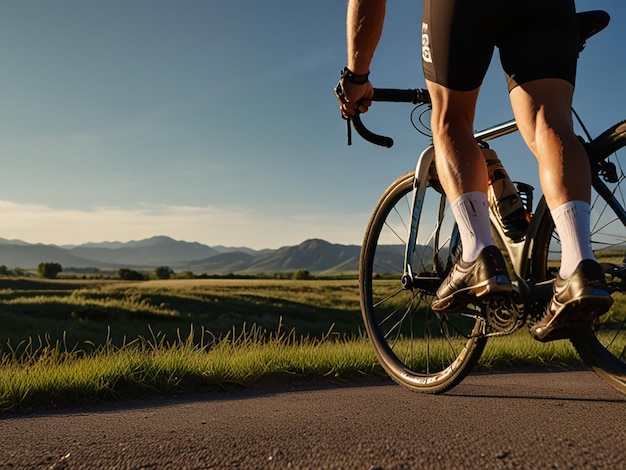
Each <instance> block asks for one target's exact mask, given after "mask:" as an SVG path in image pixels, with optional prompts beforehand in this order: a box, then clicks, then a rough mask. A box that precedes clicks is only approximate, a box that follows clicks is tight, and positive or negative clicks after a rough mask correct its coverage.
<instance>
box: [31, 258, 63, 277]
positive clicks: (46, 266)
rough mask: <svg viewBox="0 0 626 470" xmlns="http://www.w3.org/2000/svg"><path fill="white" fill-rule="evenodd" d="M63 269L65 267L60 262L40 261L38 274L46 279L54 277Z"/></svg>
mask: <svg viewBox="0 0 626 470" xmlns="http://www.w3.org/2000/svg"><path fill="white" fill-rule="evenodd" d="M62 271H63V267H62V266H61V265H60V264H59V263H43V262H42V263H39V265H38V266H37V274H38V275H39V277H41V278H44V279H54V278H56V277H57V274H59V273H60V272H62Z"/></svg>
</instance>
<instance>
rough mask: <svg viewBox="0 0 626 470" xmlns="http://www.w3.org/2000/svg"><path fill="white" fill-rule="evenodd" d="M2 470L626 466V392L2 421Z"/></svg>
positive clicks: (149, 410) (512, 391) (200, 399)
mask: <svg viewBox="0 0 626 470" xmlns="http://www.w3.org/2000/svg"><path fill="white" fill-rule="evenodd" d="M0 438H1V439H0V468H2V469H16V468H19V469H22V468H23V469H95V468H104V469H188V468H189V469H209V468H211V469H213V468H215V469H228V468H238V469H289V468H299V469H300V468H301V469H363V470H369V469H384V470H392V469H431V468H432V469H438V468H442V469H443V468H453V469H460V468H480V469H492V468H493V469H499V468H529V469H530V468H532V469H541V468H547V469H567V468H572V469H574V468H575V469H584V468H589V469H591V468H601V469H604V468H606V469H620V468H626V395H622V394H620V393H618V392H616V391H614V390H613V389H612V388H611V387H609V386H608V385H606V384H605V383H604V382H602V381H601V380H600V379H598V378H596V376H595V375H593V373H592V372H589V371H568V372H535V373H521V372H519V373H492V374H476V375H471V376H470V377H468V378H467V379H465V381H464V382H463V383H462V384H460V385H459V386H458V387H456V388H455V389H454V390H452V391H451V392H448V393H446V394H444V395H422V394H417V393H412V392H409V391H407V390H405V389H403V388H402V387H400V386H398V385H395V384H392V383H390V382H385V383H370V384H359V385H354V386H341V387H340V386H333V387H330V386H320V387H307V388H293V389H286V388H283V389H280V390H265V391H244V392H234V393H222V394H211V395H202V396H194V397H193V398H184V399H181V398H177V399H162V400H151V401H146V402H133V403H124V404H115V405H100V406H95V407H91V408H80V409H65V410H56V411H40V412H32V413H28V414H25V413H21V414H17V413H14V414H3V415H0Z"/></svg>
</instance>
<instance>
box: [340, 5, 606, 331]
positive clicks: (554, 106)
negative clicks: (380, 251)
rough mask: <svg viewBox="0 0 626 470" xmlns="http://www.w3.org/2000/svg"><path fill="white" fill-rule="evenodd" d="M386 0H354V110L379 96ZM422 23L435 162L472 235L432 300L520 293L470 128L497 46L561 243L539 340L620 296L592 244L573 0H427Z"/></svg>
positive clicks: (439, 306) (349, 97)
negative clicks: (377, 63) (497, 236)
mask: <svg viewBox="0 0 626 470" xmlns="http://www.w3.org/2000/svg"><path fill="white" fill-rule="evenodd" d="M385 3H386V2H385V0H349V2H348V12H347V28H346V29H347V53H348V54H347V55H348V61H347V66H346V67H345V68H344V69H343V71H342V73H341V79H340V86H341V87H343V92H342V93H340V94H339V102H340V109H341V112H342V114H343V116H344V117H345V118H350V116H352V115H354V114H355V113H356V112H366V111H367V110H368V108H369V107H370V105H371V99H372V96H373V88H372V84H371V83H370V81H369V70H370V64H371V61H372V57H373V55H374V52H375V50H376V47H377V45H378V42H379V39H380V36H381V34H382V30H383V23H384V18H385ZM421 29H422V31H421V34H422V41H421V42H422V65H423V69H424V76H425V78H426V83H427V87H428V90H429V92H430V96H431V100H432V115H431V127H432V133H433V144H434V147H435V165H436V168H437V172H438V174H439V177H440V182H441V184H442V186H443V189H444V191H445V193H446V196H447V198H448V200H449V201H451V209H452V212H453V215H454V217H455V220H456V221H457V224H458V227H459V231H460V236H461V243H462V246H463V252H462V255H461V259H460V260H459V261H458V262H457V264H456V265H455V266H454V267H453V269H452V270H451V272H450V274H449V275H448V277H447V278H446V279H445V280H444V281H443V283H442V285H441V287H440V288H439V290H438V291H437V298H436V299H435V300H434V301H433V303H432V306H431V307H432V309H433V310H435V311H441V312H445V311H453V310H456V309H459V308H461V307H463V306H464V305H466V304H467V303H468V302H469V300H470V299H471V297H470V296H475V297H477V298H481V299H485V298H489V297H490V296H506V295H509V294H510V293H511V284H510V280H509V277H508V273H507V270H506V266H505V263H504V259H503V257H502V254H501V253H500V251H499V250H498V249H497V248H496V247H495V246H494V242H493V239H492V236H491V229H490V224H489V206H488V202H487V188H488V177H487V167H486V164H485V160H484V157H483V155H482V153H481V151H480V149H479V146H478V144H477V143H476V141H475V140H474V137H473V129H474V127H473V121H474V112H475V107H476V100H477V97H478V93H479V89H480V86H481V84H482V81H483V79H484V76H485V73H486V71H487V68H488V66H489V63H490V61H491V56H492V54H493V51H494V48H495V47H498V49H499V54H500V61H501V64H502V67H503V70H504V72H505V75H506V78H507V82H508V88H509V97H510V101H511V105H512V109H513V113H514V115H515V119H516V121H517V124H518V127H519V130H520V132H521V134H522V136H523V138H524V140H525V142H526V144H527V145H528V147H529V148H530V150H531V151H532V152H533V154H534V155H535V157H536V159H537V161H538V166H539V179H540V183H541V187H542V191H543V193H544V195H545V198H546V202H547V204H548V207H549V208H550V212H551V214H552V217H553V219H554V222H555V226H556V230H557V233H558V234H559V237H560V240H561V244H562V259H561V266H560V269H559V273H558V275H557V278H556V280H555V281H554V295H553V298H552V300H551V302H550V304H549V306H548V309H547V311H546V312H545V315H544V317H543V318H542V319H541V320H539V321H538V322H537V323H536V324H535V325H533V326H532V327H531V333H532V335H533V337H535V339H538V340H540V341H551V340H555V339H561V338H566V337H568V336H570V335H571V334H572V332H574V331H575V329H576V328H577V326H578V325H580V324H581V323H583V322H588V321H591V320H593V319H594V318H596V317H597V316H599V315H600V314H602V313H604V312H605V311H607V310H608V309H609V308H610V306H611V305H612V302H613V301H612V299H611V297H610V295H609V293H608V290H607V286H606V282H605V279H604V272H603V270H602V268H601V267H600V265H599V264H598V263H597V261H596V259H595V256H594V253H593V251H592V249H591V240H590V239H591V236H590V227H589V225H590V222H589V219H590V205H589V203H590V198H591V173H590V169H589V163H588V159H587V157H586V155H585V150H584V148H583V146H582V145H581V144H580V142H579V141H578V139H577V137H576V134H575V133H574V130H573V124H572V113H571V104H572V95H573V90H574V82H575V76H576V62H577V56H578V33H577V25H576V18H575V5H574V0H551V1H546V0H524V1H490V0H462V1H461V0H424V5H423V15H422V25H421Z"/></svg>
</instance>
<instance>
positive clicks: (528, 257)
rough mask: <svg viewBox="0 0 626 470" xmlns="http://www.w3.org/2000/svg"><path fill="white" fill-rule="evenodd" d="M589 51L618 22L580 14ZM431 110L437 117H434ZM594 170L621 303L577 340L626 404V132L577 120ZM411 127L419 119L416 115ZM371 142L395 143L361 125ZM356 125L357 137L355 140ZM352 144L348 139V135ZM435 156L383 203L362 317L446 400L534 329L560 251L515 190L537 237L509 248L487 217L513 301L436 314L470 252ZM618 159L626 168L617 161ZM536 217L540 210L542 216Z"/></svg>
mask: <svg viewBox="0 0 626 470" xmlns="http://www.w3.org/2000/svg"><path fill="white" fill-rule="evenodd" d="M578 21H579V37H580V46H581V50H582V48H583V47H584V45H585V41H586V40H587V39H588V38H590V37H591V36H592V35H594V34H596V33H597V32H599V31H600V30H602V29H603V28H604V27H605V26H606V25H607V24H608V21H609V16H608V14H606V13H605V12H601V11H593V12H584V13H578ZM374 100H375V101H387V102H409V103H413V104H416V105H418V106H416V108H415V109H418V107H419V106H420V105H424V104H426V105H428V104H429V103H430V98H429V96H428V92H427V91H426V90H422V89H412V90H399V89H376V90H375V94H374ZM429 108H430V107H428V109H429ZM573 114H574V116H575V118H576V119H577V121H578V122H579V124H580V127H581V128H582V133H583V134H584V135H583V136H581V137H580V139H581V141H582V142H583V143H584V146H585V149H586V151H587V154H588V156H589V163H590V165H591V169H592V175H593V176H592V186H593V190H592V193H593V195H592V201H591V204H592V213H591V216H592V222H591V229H592V243H593V249H594V253H595V255H596V257H597V259H598V261H599V262H601V264H602V266H603V268H604V271H605V274H606V277H607V281H608V285H609V289H610V292H611V295H612V296H613V298H614V300H615V303H614V305H613V307H612V309H611V310H610V311H609V312H607V313H606V314H604V315H602V316H601V317H600V318H598V319H597V320H595V321H594V322H593V323H588V324H586V325H584V327H583V328H581V329H580V331H578V332H577V333H575V334H572V336H571V338H570V341H571V343H572V344H573V346H574V347H575V349H576V350H577V352H578V354H579V355H580V356H581V357H582V359H583V360H584V362H586V363H587V364H588V365H589V366H590V367H591V368H592V369H593V370H594V372H596V374H598V375H599V376H600V377H601V378H603V379H604V380H606V381H607V382H608V383H609V384H611V385H612V386H613V387H615V388H616V389H618V390H620V391H621V392H624V393H626V303H625V302H626V296H624V292H625V291H626V257H625V254H626V228H625V227H626V203H625V200H624V194H625V193H626V188H624V187H623V185H622V183H623V182H624V181H625V180H626V175H625V173H624V171H623V169H622V165H623V164H624V159H625V158H626V151H623V147H624V146H626V121H622V122H619V123H617V124H615V125H613V126H611V127H610V128H608V129H607V130H606V131H605V132H603V133H602V134H600V135H599V136H597V137H595V138H592V137H591V135H589V132H588V131H587V129H586V128H585V126H584V124H583V122H582V120H581V119H580V117H579V116H578V115H577V114H576V113H575V112H573ZM412 117H413V113H412ZM351 121H352V124H353V125H354V128H355V130H356V131H357V132H358V133H359V134H360V135H361V136H362V137H363V138H365V139H366V140H368V141H370V142H372V143H375V144H377V145H383V146H387V147H390V146H391V145H393V141H392V139H390V138H389V137H385V136H381V135H377V134H374V133H372V132H370V131H369V130H368V129H367V128H366V127H365V126H364V125H363V122H362V121H361V119H360V116H358V115H357V116H355V117H354V118H353V119H352V120H351ZM350 129H351V127H350V121H348V130H349V131H350ZM516 130H517V126H516V124H515V121H514V120H511V121H508V122H505V123H503V124H499V125H497V126H493V127H490V128H488V129H485V130H483V131H480V132H477V133H476V134H475V139H476V141H477V142H478V143H479V144H480V146H481V147H483V148H487V147H488V144H487V142H489V141H491V140H493V139H497V138H499V137H501V136H504V135H507V134H510V133H512V132H515V131H516ZM348 140H349V142H348V143H350V132H348ZM433 157H434V149H433V147H432V145H431V146H429V147H428V148H426V149H425V150H424V151H423V152H422V153H421V155H420V157H419V160H418V162H417V166H416V169H415V171H409V172H407V173H405V174H403V175H402V176H400V177H399V178H398V179H397V180H396V181H395V182H394V183H392V184H391V186H389V188H388V189H387V190H386V191H385V192H384V193H383V195H382V196H381V198H380V200H379V201H378V203H377V205H376V207H375V209H374V212H373V214H372V216H371V218H370V221H369V224H368V227H367V230H366V233H365V236H364V240H363V245H362V248H361V254H360V266H359V288H360V300H361V311H362V316H363V320H364V323H365V327H366V331H367V334H368V337H369V339H370V341H371V343H372V345H373V347H374V350H375V352H376V356H377V358H378V360H379V362H380V363H381V364H382V366H383V368H384V369H385V370H386V372H387V373H388V374H389V375H390V376H391V378H393V379H394V380H395V381H396V382H398V383H399V384H401V385H403V386H405V387H407V388H409V389H411V390H413V391H417V392H426V393H441V392H444V391H446V390H449V389H451V388H452V387H454V386H455V385H457V384H458V383H460V382H461V381H462V380H463V379H464V378H465V377H466V376H467V374H468V373H469V372H470V371H471V370H472V368H473V367H474V365H475V364H476V363H477V361H478V360H479V358H480V356H481V354H482V353H483V350H484V348H485V344H486V342H487V340H488V339H489V338H491V337H495V336H503V335H510V334H512V333H514V332H516V331H517V330H520V329H521V328H523V327H524V326H525V325H529V324H530V325H532V324H533V323H534V322H536V321H537V320H538V319H539V318H540V317H541V316H542V315H543V313H544V311H545V309H546V306H547V304H548V301H549V300H550V298H551V296H552V282H553V279H554V277H555V274H556V271H557V269H558V264H559V260H560V243H559V238H558V235H557V234H556V232H555V230H554V223H553V221H552V218H551V216H550V212H549V210H548V208H547V206H546V202H545V199H544V198H543V196H542V197H541V198H540V200H539V201H538V203H537V204H536V206H534V204H533V194H532V190H533V188H532V187H530V186H529V185H524V184H521V183H517V190H518V192H519V196H520V198H521V200H522V202H523V205H524V209H525V212H526V213H527V214H528V228H527V230H526V232H525V233H524V234H522V236H521V237H520V236H517V237H513V238H511V236H509V233H508V232H506V231H505V230H504V229H503V224H502V223H501V221H500V220H498V214H497V211H495V210H490V219H491V225H492V232H493V236H494V240H495V242H496V245H497V246H498V247H499V248H500V249H501V251H502V252H503V254H504V256H505V258H506V260H507V265H508V267H509V271H510V272H511V274H514V276H512V279H513V281H512V282H513V295H512V297H511V298H509V299H504V300H499V301H494V300H492V301H489V302H487V303H481V302H478V301H474V302H471V303H470V304H468V305H467V307H465V308H464V309H462V310H460V311H458V312H455V313H445V314H441V313H436V312H434V311H433V310H432V309H431V308H430V304H431V302H432V300H433V298H434V296H435V293H436V291H437V288H438V287H439V285H440V284H441V282H442V280H443V279H444V278H445V277H446V275H447V274H448V272H449V270H450V268H451V267H452V266H453V265H454V263H455V261H456V260H457V259H458V257H459V255H460V251H461V246H460V238H459V233H458V228H457V226H456V224H455V222H454V218H453V216H452V213H451V211H450V210H449V204H448V202H447V201H446V197H445V195H444V193H443V190H442V189H441V186H440V185H439V182H438V179H437V175H436V171H435V169H434V164H433ZM620 157H621V158H620ZM533 206H534V207H533Z"/></svg>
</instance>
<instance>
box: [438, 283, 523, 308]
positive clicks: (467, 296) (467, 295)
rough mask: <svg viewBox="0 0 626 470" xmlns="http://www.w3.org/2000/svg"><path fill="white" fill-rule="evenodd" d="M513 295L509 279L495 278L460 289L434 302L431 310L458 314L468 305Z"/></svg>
mask: <svg viewBox="0 0 626 470" xmlns="http://www.w3.org/2000/svg"><path fill="white" fill-rule="evenodd" d="M512 293H513V287H512V286H511V284H510V282H509V280H508V278H506V277H505V276H501V275H498V276H494V277H492V278H489V279H487V280H486V281H483V282H481V283H479V284H476V285H474V286H470V287H465V288H463V289H459V290H457V291H455V292H454V293H452V294H450V295H449V296H447V297H444V298H443V299H435V300H433V302H432V304H431V305H430V308H431V309H432V310H433V311H435V312H449V313H452V312H456V311H457V310H460V309H461V308H463V307H465V306H466V305H467V304H469V303H472V302H475V301H476V300H480V301H481V302H483V301H486V300H492V299H497V298H506V297H510V296H511V294H512Z"/></svg>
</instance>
